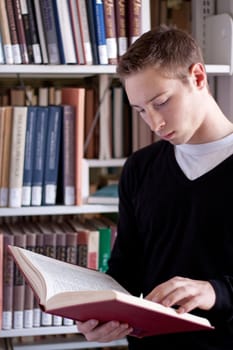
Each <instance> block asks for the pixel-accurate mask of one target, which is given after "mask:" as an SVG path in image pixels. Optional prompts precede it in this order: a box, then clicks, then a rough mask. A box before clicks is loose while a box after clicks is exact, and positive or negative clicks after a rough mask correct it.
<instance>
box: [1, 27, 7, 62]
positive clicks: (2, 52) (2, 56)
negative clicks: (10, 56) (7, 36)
mask: <svg viewBox="0 0 233 350" xmlns="http://www.w3.org/2000/svg"><path fill="white" fill-rule="evenodd" d="M4 63H6V62H5V56H4V50H3V42H2V33H1V28H0V64H4Z"/></svg>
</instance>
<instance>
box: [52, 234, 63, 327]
mask: <svg viewBox="0 0 233 350" xmlns="http://www.w3.org/2000/svg"><path fill="white" fill-rule="evenodd" d="M55 230H56V259H58V260H60V261H66V234H65V232H61V231H58V230H57V229H56V228H55ZM62 323H63V317H61V316H56V315H54V316H53V325H54V326H61V325H62Z"/></svg>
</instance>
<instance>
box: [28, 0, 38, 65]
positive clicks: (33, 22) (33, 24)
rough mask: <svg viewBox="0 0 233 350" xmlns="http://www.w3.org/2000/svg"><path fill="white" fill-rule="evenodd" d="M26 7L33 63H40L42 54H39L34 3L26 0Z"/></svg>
mask: <svg viewBox="0 0 233 350" xmlns="http://www.w3.org/2000/svg"><path fill="white" fill-rule="evenodd" d="M27 8H28V19H29V26H30V30H31V40H32V53H33V59H34V63H36V64H41V63H42V55H41V48H40V41H39V34H38V29H37V24H36V18H35V9H34V4H33V1H32V0H27Z"/></svg>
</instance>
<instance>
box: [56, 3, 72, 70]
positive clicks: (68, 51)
mask: <svg viewBox="0 0 233 350" xmlns="http://www.w3.org/2000/svg"><path fill="white" fill-rule="evenodd" d="M54 6H56V11H57V16H58V24H59V30H60V34H61V40H62V45H63V53H64V59H65V62H64V63H77V58H76V53H75V45H74V37H73V33H72V26H71V17H70V12H69V6H68V1H66V0H55V1H54Z"/></svg>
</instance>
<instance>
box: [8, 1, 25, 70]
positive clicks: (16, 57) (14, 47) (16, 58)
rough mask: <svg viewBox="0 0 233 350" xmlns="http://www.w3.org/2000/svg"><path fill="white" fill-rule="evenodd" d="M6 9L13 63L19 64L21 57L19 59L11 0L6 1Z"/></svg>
mask: <svg viewBox="0 0 233 350" xmlns="http://www.w3.org/2000/svg"><path fill="white" fill-rule="evenodd" d="M6 10H7V16H8V22H9V27H10V35H11V43H12V50H13V57H14V63H15V64H21V63H22V59H21V53H20V46H19V40H18V35H17V29H16V23H15V14H14V8H13V2H12V0H7V1H6Z"/></svg>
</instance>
